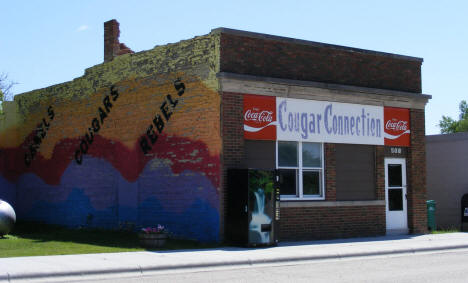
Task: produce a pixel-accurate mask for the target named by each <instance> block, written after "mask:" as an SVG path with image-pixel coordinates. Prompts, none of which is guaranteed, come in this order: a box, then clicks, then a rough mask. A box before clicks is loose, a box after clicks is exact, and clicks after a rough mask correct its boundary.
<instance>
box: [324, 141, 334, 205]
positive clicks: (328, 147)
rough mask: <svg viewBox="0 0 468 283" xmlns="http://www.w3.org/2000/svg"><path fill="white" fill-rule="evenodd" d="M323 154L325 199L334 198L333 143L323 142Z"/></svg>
mask: <svg viewBox="0 0 468 283" xmlns="http://www.w3.org/2000/svg"><path fill="white" fill-rule="evenodd" d="M324 150H325V151H324V155H325V168H324V170H325V200H328V201H335V200H336V158H335V153H336V149H335V144H332V143H326V144H324Z"/></svg>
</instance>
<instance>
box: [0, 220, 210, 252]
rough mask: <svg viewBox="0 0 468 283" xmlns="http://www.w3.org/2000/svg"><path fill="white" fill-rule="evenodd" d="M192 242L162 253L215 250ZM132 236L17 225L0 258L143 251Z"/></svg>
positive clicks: (171, 244)
mask: <svg viewBox="0 0 468 283" xmlns="http://www.w3.org/2000/svg"><path fill="white" fill-rule="evenodd" d="M216 246H217V245H215V244H201V243H198V242H194V241H185V240H174V239H169V240H168V242H167V243H166V245H165V246H164V248H162V249H164V250H167V249H193V248H210V247H216ZM144 250H145V249H144V248H141V247H140V246H139V243H138V235H137V233H135V232H126V231H109V230H96V229H67V228H64V227H60V226H52V225H44V224H36V223H17V224H16V225H15V228H14V230H13V231H12V232H11V234H9V235H6V236H5V238H3V239H1V238H0V257H18V256H41V255H64V254H86V253H112V252H131V251H144Z"/></svg>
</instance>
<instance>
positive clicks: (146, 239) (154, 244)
mask: <svg viewBox="0 0 468 283" xmlns="http://www.w3.org/2000/svg"><path fill="white" fill-rule="evenodd" d="M138 238H139V239H140V245H141V246H142V247H144V248H160V247H162V246H164V244H165V243H166V240H167V234H166V233H161V234H146V233H139V234H138Z"/></svg>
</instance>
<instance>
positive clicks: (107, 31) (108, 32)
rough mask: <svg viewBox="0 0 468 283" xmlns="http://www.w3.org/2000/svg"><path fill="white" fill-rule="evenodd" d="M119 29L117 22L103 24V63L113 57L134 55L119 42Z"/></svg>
mask: <svg viewBox="0 0 468 283" xmlns="http://www.w3.org/2000/svg"><path fill="white" fill-rule="evenodd" d="M119 36H120V29H119V22H117V20H115V19H114V20H110V21H107V22H105V23H104V62H109V61H112V60H113V59H114V58H115V57H117V56H119V55H122V54H127V53H135V52H133V51H132V50H131V49H130V48H128V47H127V46H126V45H125V44H124V43H120V42H119Z"/></svg>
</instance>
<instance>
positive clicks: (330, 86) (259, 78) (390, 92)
mask: <svg viewBox="0 0 468 283" xmlns="http://www.w3.org/2000/svg"><path fill="white" fill-rule="evenodd" d="M216 77H218V78H226V79H237V80H246V81H261V82H270V83H276V84H287V85H296V86H304V87H307V86H308V87H316V88H324V89H332V90H343V91H354V92H364V93H375V94H383V95H394V96H401V97H410V98H418V99H425V100H429V99H432V95H429V94H422V93H416V92H405V91H398V90H389V89H382V88H370V87H360V86H353V85H342V84H332V83H321V82H314V81H300V80H291V79H282V78H272V77H262V76H253V75H243V74H236V73H228V72H220V73H217V74H216Z"/></svg>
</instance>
